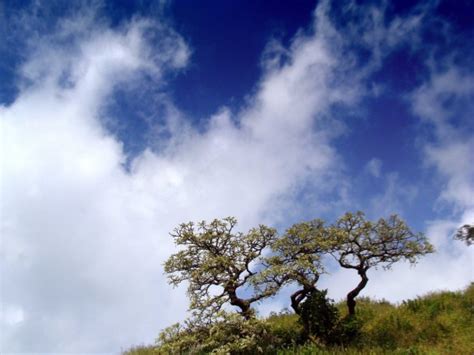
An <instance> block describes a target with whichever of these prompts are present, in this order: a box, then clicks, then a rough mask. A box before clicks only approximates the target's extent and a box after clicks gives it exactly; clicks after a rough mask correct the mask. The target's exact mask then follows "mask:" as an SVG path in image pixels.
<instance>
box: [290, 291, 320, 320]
mask: <svg viewBox="0 0 474 355" xmlns="http://www.w3.org/2000/svg"><path fill="white" fill-rule="evenodd" d="M315 290H316V287H314V286H304V287H303V288H302V289H300V290H298V291H296V292H295V293H293V294H292V295H291V296H290V298H291V308H293V310H294V311H295V313H296V314H298V315H301V307H300V304H301V302H303V300H304V299H305V298H306V297H307V296H308V294H310V293H311V292H313V291H315Z"/></svg>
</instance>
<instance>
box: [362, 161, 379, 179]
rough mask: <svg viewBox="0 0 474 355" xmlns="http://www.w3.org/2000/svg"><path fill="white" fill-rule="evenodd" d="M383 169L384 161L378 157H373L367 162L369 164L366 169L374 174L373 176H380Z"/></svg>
mask: <svg viewBox="0 0 474 355" xmlns="http://www.w3.org/2000/svg"><path fill="white" fill-rule="evenodd" d="M381 169H382V161H381V160H380V159H377V158H372V159H370V160H369V161H368V162H367V165H366V166H365V170H366V171H367V172H368V173H369V174H370V175H372V176H373V177H376V178H378V177H380V173H381Z"/></svg>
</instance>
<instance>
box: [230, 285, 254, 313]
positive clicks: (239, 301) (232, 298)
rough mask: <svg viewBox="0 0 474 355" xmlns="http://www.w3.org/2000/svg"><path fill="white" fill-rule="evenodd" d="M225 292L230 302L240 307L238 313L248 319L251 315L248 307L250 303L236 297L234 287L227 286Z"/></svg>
mask: <svg viewBox="0 0 474 355" xmlns="http://www.w3.org/2000/svg"><path fill="white" fill-rule="evenodd" d="M226 291H227V293H228V294H229V299H230V304H231V305H233V306H236V307H239V308H240V312H239V313H240V314H241V315H242V316H243V317H244V318H245V319H246V320H249V319H250V318H252V317H253V312H252V309H251V308H250V303H249V302H247V301H245V300H243V299H241V298H239V297H237V292H236V291H235V289H234V288H231V287H229V288H227V289H226Z"/></svg>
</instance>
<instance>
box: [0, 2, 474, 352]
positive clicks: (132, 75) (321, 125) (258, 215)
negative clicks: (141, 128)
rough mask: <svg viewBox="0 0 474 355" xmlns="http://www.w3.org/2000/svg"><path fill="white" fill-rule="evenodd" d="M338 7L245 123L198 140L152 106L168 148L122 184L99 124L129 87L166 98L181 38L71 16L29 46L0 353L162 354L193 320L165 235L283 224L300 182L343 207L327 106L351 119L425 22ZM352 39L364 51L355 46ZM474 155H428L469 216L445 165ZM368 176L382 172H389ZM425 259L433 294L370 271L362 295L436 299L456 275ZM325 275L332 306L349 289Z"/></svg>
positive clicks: (235, 119)
mask: <svg viewBox="0 0 474 355" xmlns="http://www.w3.org/2000/svg"><path fill="white" fill-rule="evenodd" d="M348 9H349V10H350V11H355V10H354V8H350V7H349V8H348ZM329 10H330V9H329V4H328V3H327V2H323V3H322V4H321V5H320V6H319V7H318V9H317V10H316V12H315V14H314V22H313V23H312V25H311V29H310V31H308V33H306V34H303V33H299V34H297V35H296V36H295V38H294V39H293V41H292V43H291V46H290V47H289V48H283V47H282V46H279V45H275V46H274V47H272V48H271V50H269V51H267V52H266V53H265V57H264V59H263V64H262V67H263V69H264V70H263V74H262V78H261V79H260V81H259V82H258V83H257V85H256V88H255V91H254V93H253V94H252V95H250V96H249V97H248V99H247V102H246V104H245V105H244V106H243V107H241V108H240V110H239V111H237V112H232V111H230V110H229V109H228V108H226V107H223V108H222V109H220V110H219V111H218V112H216V114H215V115H213V116H212V117H210V118H208V119H207V121H206V126H205V127H199V129H197V128H194V126H193V125H192V124H191V123H190V121H191V119H190V118H187V117H183V115H182V114H181V113H180V112H179V108H176V107H174V106H173V104H172V98H171V97H169V96H168V95H166V93H163V94H162V95H160V96H159V97H157V98H156V101H159V102H157V105H158V104H162V105H165V106H166V107H167V110H165V111H164V112H163V117H161V118H160V123H159V126H157V127H155V129H156V130H157V131H158V132H161V131H166V132H168V133H169V134H168V137H167V138H163V137H162V136H161V135H159V134H158V138H156V137H155V139H159V141H149V142H147V144H148V146H149V148H148V149H146V150H145V151H143V152H142V153H141V154H139V155H138V156H135V157H134V158H133V159H132V161H131V162H130V164H129V169H126V168H125V167H124V165H125V163H126V161H127V158H128V156H127V153H126V152H125V151H124V148H123V143H122V142H121V141H120V140H119V139H118V138H117V136H116V135H114V134H113V133H112V132H111V131H109V130H108V129H107V128H106V125H105V124H104V122H107V121H110V120H111V121H113V120H114V117H113V116H111V114H110V112H108V111H107V104H108V102H109V100H110V98H111V97H113V94H114V90H115V89H116V88H117V87H119V86H121V85H127V86H129V87H131V88H132V89H133V90H135V92H137V93H138V92H140V91H143V90H146V87H145V85H144V82H145V81H144V78H145V77H147V78H150V77H151V78H152V81H153V85H156V86H160V85H164V83H165V77H166V73H170V72H171V73H172V72H174V71H176V70H180V69H181V68H183V67H185V66H186V65H187V63H188V62H189V61H190V60H191V61H192V58H190V53H191V50H190V49H189V48H188V46H187V45H186V44H185V42H184V40H183V39H182V38H181V37H180V36H179V34H177V33H176V32H174V31H173V30H172V29H170V28H169V27H166V26H165V25H163V24H161V23H157V22H153V21H151V20H147V19H132V20H131V21H130V22H129V23H127V24H124V25H122V26H119V27H116V28H111V27H109V26H107V25H106V24H104V23H101V22H100V21H97V18H96V17H94V16H92V15H91V14H90V13H86V14H83V13H79V14H77V15H76V16H75V17H74V18H72V19H71V18H69V19H66V20H64V21H62V22H61V23H60V24H59V26H58V29H57V30H56V31H55V32H54V33H53V34H51V35H46V36H43V37H41V36H40V37H39V38H38V39H37V41H36V42H35V43H33V44H30V46H31V47H30V50H29V52H28V53H29V55H28V56H27V58H26V60H25V62H24V63H23V65H22V66H21V68H20V75H21V82H20V83H19V86H20V91H19V94H18V96H17V97H16V99H15V100H14V102H12V103H11V104H9V105H7V106H0V124H1V126H0V130H1V135H2V145H1V170H2V176H1V178H2V180H1V199H0V200H1V201H0V203H1V213H2V216H1V223H2V225H1V235H2V245H1V249H0V266H1V277H2V283H1V289H0V292H1V299H0V301H1V313H0V329H1V335H0V337H1V338H0V340H1V344H0V346H1V348H0V350H1V351H2V352H6V353H8V352H72V351H74V352H116V351H118V350H119V349H120V347H123V348H126V347H129V346H130V345H131V344H134V343H141V342H152V341H153V339H154V338H155V337H156V335H157V331H158V330H159V329H161V328H163V327H165V326H167V325H169V324H171V323H173V322H175V321H178V320H181V319H182V318H183V317H184V316H185V309H186V304H187V301H186V299H185V295H184V291H183V289H175V290H173V289H171V287H170V286H168V285H167V283H166V280H165V277H164V276H163V275H162V272H163V270H162V263H163V262H164V260H165V259H166V258H167V257H168V256H169V255H170V253H171V252H172V251H173V250H174V246H173V244H172V240H171V239H170V237H169V236H168V233H169V232H170V231H171V230H172V229H173V228H174V227H175V226H177V225H178V224H179V223H181V222H185V221H188V220H201V219H211V218H215V217H225V216H228V215H234V216H236V217H237V218H238V219H239V221H240V225H239V226H240V227H241V228H242V229H243V230H245V229H247V228H249V227H251V226H253V225H256V224H258V223H268V224H271V225H277V224H285V223H289V220H290V218H289V217H288V215H289V214H291V213H294V212H292V211H295V210H298V207H299V204H300V203H301V201H299V200H298V198H299V196H298V194H299V193H301V191H302V189H303V188H304V187H307V186H308V185H310V186H311V196H312V198H313V201H312V205H313V206H318V202H320V204H319V205H320V206H319V207H317V208H315V209H314V210H313V211H312V213H314V214H315V215H317V214H318V212H319V211H320V210H324V209H325V208H327V207H326V206H325V205H327V204H330V202H328V203H327V202H326V201H323V200H322V197H321V196H327V194H328V193H334V195H335V196H336V198H335V199H336V200H337V199H339V197H338V196H339V195H340V194H343V191H341V189H342V187H344V186H346V185H347V180H346V179H344V178H342V169H343V165H344V163H343V157H341V156H340V154H339V153H338V152H336V150H335V148H334V145H333V139H334V138H335V137H337V136H338V134H340V133H341V128H340V127H341V125H343V123H342V122H340V121H338V119H337V118H336V117H334V115H333V114H332V111H331V109H332V107H333V106H334V105H336V104H337V105H342V106H344V105H355V104H356V103H358V101H359V99H360V98H361V97H362V96H363V95H365V94H367V93H368V90H367V87H369V86H370V85H369V84H368V83H366V82H365V79H366V78H367V77H368V76H369V75H370V73H372V72H373V71H375V70H377V68H378V67H379V65H380V61H381V60H382V59H383V57H384V56H385V55H386V54H387V53H388V52H389V51H390V49H391V48H395V47H397V46H398V45H400V43H402V42H405V41H406V36H405V34H406V32H404V31H405V30H406V29H407V28H408V29H410V30H414V28H415V27H416V26H417V24H419V20H417V18H418V17H416V16H415V17H413V16H412V17H410V16H408V17H407V18H406V19H398V18H397V19H395V20H394V21H393V22H388V23H386V22H385V21H381V20H380V18H379V17H380V16H381V15H380V13H379V12H377V11H375V10H374V11H372V12H367V14H369V15H370V16H369V15H367V16H369V17H367V18H365V20H364V21H363V26H362V27H361V29H359V28H358V29H357V31H355V29H354V28H353V27H352V28H350V29H337V28H336V27H335V25H334V24H333V23H332V22H331V21H330V20H329V17H328V11H329ZM377 19H378V20H377ZM405 24H406V25H407V26H405ZM349 27H350V26H349ZM360 31H362V32H363V33H364V36H362V37H358V36H349V37H347V34H348V33H349V32H352V33H359V32H360ZM378 31H381V32H380V33H379V34H377V33H378ZM357 38H359V39H357ZM383 38H389V39H390V40H389V41H388V44H383V41H382V39H383ZM353 41H358V43H359V44H360V45H365V46H367V47H368V48H370V50H371V51H372V53H373V57H372V59H371V60H370V61H369V62H368V63H365V64H364V65H363V67H361V66H360V63H359V62H358V61H357V60H356V56H354V55H351V52H349V51H348V48H349V47H350V45H352V44H353ZM356 69H361V70H356ZM436 82H437V81H436V79H433V80H432V81H431V82H429V83H427V84H426V85H425V86H423V87H421V88H420V91H419V94H417V95H418V96H416V95H415V97H418V98H416V99H415V107H417V106H416V102H417V100H419V102H421V104H420V105H419V106H420V107H421V109H420V110H423V108H424V107H425V106H426V103H423V100H429V98H430V97H436V95H437V94H436V92H435V93H433V91H436V90H434V89H433V88H434V87H435V86H436V84H434V83H436ZM146 83H147V84H148V83H149V81H147V82H146ZM430 83H431V84H430ZM133 90H132V92H133ZM430 95H431V96H430ZM440 110H441V109H440ZM420 116H423V117H425V116H430V117H431V113H429V114H427V115H425V114H424V113H423V112H421V113H420ZM440 120H441V119H440ZM437 122H438V121H437ZM443 122H444V121H443ZM437 124H438V123H437ZM443 124H445V123H443ZM446 124H447V123H446ZM440 139H441V138H440ZM441 140H442V141H443V142H445V141H448V139H447V138H446V140H445V138H442V139H441ZM469 142H470V143H462V144H463V145H462V147H458V148H456V147H454V148H449V149H448V148H446V147H445V146H443V148H442V149H443V150H442V151H441V152H436V154H434V153H433V154H432V156H433V158H430V159H431V161H432V162H433V164H435V165H436V167H437V168H438V169H439V170H440V173H441V174H445V175H446V176H447V181H448V189H447V190H446V193H445V194H444V195H443V196H446V198H450V199H453V200H456V201H462V198H463V196H465V195H464V193H465V191H466V190H465V189H466V188H469V184H468V182H469V179H470V178H471V176H472V175H471V174H472V170H468V172H467V173H466V172H465V171H464V170H463V169H460V170H459V171H458V173H459V174H460V175H458V173H456V174H454V173H452V172H451V168H452V166H451V165H450V164H451V163H445V162H449V161H450V160H449V155H450V154H459V151H461V152H465V151H467V150H468V148H469V147H470V146H469V144H471V145H472V140H471V141H469ZM464 144H468V146H464ZM445 148H446V149H445ZM430 149H435V148H430ZM436 149H441V148H439V147H438V148H436ZM451 149H454V150H455V153H452V150H451ZM427 152H428V153H427V156H430V153H429V149H428V148H427ZM443 156H445V158H443ZM375 165H377V164H376V163H375ZM369 171H372V173H373V174H374V175H375V176H376V175H379V174H380V167H379V168H377V166H374V167H372V168H370V167H369ZM388 180H389V189H388V192H387V194H392V195H393V194H394V193H395V192H394V189H395V185H396V184H395V183H396V178H388ZM390 181H392V183H390ZM471 181H472V180H471ZM450 183H451V185H452V186H453V187H452V188H449V186H450ZM390 184H392V185H390ZM460 185H461V186H464V187H461V188H462V190H463V191H458V190H457V189H458V187H459V186H460ZM390 186H391V187H390ZM466 186H467V187H466ZM470 193H472V190H470ZM387 196H388V197H386V199H387V200H392V198H391V197H390V196H389V195H387ZM384 198H385V197H384ZM471 201H472V200H471ZM344 203H345V202H344ZM459 203H460V204H461V206H465V203H466V202H459ZM463 203H464V205H463ZM318 209H319V210H318ZM290 222H294V221H293V220H291V221H290ZM450 223H451V224H450ZM451 226H452V222H446V223H445V224H439V223H438V224H436V225H435V226H433V227H432V229H433V230H429V235H433V238H434V240H437V239H436V238H438V239H439V240H440V241H443V240H445V239H444V238H445V237H443V236H445V234H443V233H445V231H446V230H448V229H449V227H451ZM430 228H431V227H430ZM440 243H442V242H440ZM440 245H441V244H440ZM463 248H464V246H463ZM442 255H443V258H444V257H446V258H445V259H442V260H443V261H444V262H449V265H450V267H452V268H453V270H456V271H459V273H458V274H457V275H458V277H459V279H456V280H453V279H452V278H450V282H449V283H445V284H444V286H446V287H459V286H463V284H462V282H465V280H466V279H467V278H468V276H467V277H466V271H465V270H461V269H462V265H463V264H462V263H464V262H466V260H467V259H468V257H469V254H467V253H466V252H465V251H464V249H462V250H461V249H460V248H459V249H458V247H455V248H454V250H451V251H449V255H448V254H442ZM448 256H449V258H448ZM453 259H455V260H457V261H456V262H452V260H453ZM430 260H432V261H429V262H427V263H425V264H422V265H420V269H419V272H420V273H421V274H423V275H428V274H431V273H432V272H433V270H437V272H438V273H437V274H435V276H433V279H430V278H427V279H426V280H425V281H426V282H425V283H424V284H423V287H420V285H419V284H414V283H413V282H415V278H414V276H413V273H411V272H410V271H407V269H404V268H400V269H398V271H397V270H396V271H394V272H398V274H396V275H397V276H394V277H395V278H397V279H398V277H400V278H401V279H404V280H408V281H407V282H408V283H409V284H410V285H409V286H407V287H406V292H400V290H398V291H396V290H395V291H394V289H395V288H396V287H398V286H397V285H395V284H393V285H390V286H386V283H384V279H383V277H385V276H382V274H377V275H381V276H376V277H375V278H374V281H376V280H377V279H378V278H379V279H378V281H379V282H373V283H371V284H374V285H377V286H374V288H371V289H369V290H368V293H371V292H372V293H376V294H377V295H378V296H382V297H387V298H391V299H399V298H400V297H405V296H406V295H412V294H413V293H414V292H420V290H421V291H424V290H425V289H426V287H428V285H429V286H430V287H429V289H432V287H431V285H432V284H433V283H437V284H439V283H440V282H439V281H440V279H443V278H444V279H446V278H448V276H449V275H447V271H446V270H449V268H446V267H444V266H443V269H444V270H445V272H444V273H443V272H441V273H439V268H440V265H439V264H438V263H439V261H440V260H441V259H436V257H433V258H432V259H430ZM423 265H424V266H423ZM417 270H418V269H417ZM384 275H385V274H384ZM419 275H420V274H418V276H417V280H418V278H419ZM333 277H334V278H332V279H331V289H332V290H334V291H332V292H333V297H337V298H338V297H340V296H342V295H343V294H344V293H345V292H346V290H345V289H343V288H344V287H346V286H345V285H347V284H348V282H350V281H348V279H347V277H351V280H353V275H349V276H348V275H347V274H343V273H336V274H334V275H333ZM430 282H432V283H430ZM381 285H385V286H383V287H384V290H385V291H386V292H385V293H384V292H383V291H382V293H380V291H381V290H380V288H381ZM333 286H334V287H333ZM425 286H426V287H425ZM375 291H377V292H375ZM392 291H393V292H392ZM278 302H279V301H278ZM270 308H271V306H269V307H268V309H270Z"/></svg>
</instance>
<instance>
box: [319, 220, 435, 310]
mask: <svg viewBox="0 0 474 355" xmlns="http://www.w3.org/2000/svg"><path fill="white" fill-rule="evenodd" d="M328 236H329V238H330V240H331V243H332V246H331V254H332V255H333V256H334V257H335V259H336V260H337V261H338V262H339V265H340V266H341V267H343V268H346V269H353V270H356V271H357V273H358V274H359V276H360V281H359V284H358V285H357V286H356V287H355V288H354V289H352V290H351V291H350V292H349V293H348V294H347V307H348V312H349V315H350V316H353V315H354V314H355V306H356V301H355V298H356V297H357V296H358V295H359V293H360V292H361V291H362V290H363V289H364V287H365V286H366V285H367V283H368V281H369V279H368V277H367V271H368V270H369V269H370V268H377V267H379V266H382V267H383V268H385V269H388V268H390V267H391V265H392V264H394V263H396V262H398V261H400V260H407V261H409V262H410V263H415V262H416V261H417V260H418V258H420V257H421V256H423V255H425V254H428V253H432V252H434V248H433V246H432V245H431V244H430V243H429V242H428V240H427V238H426V237H425V236H424V235H423V234H422V233H414V232H412V231H411V229H410V228H409V227H408V226H407V225H406V223H405V222H404V221H403V220H402V219H400V218H399V217H398V216H397V215H393V216H390V217H389V218H388V219H383V218H380V219H379V220H378V221H377V222H371V221H368V220H366V219H365V215H364V213H362V212H360V211H359V212H357V213H355V214H353V213H346V214H345V215H344V216H342V217H341V218H340V219H339V220H338V221H337V222H336V223H335V224H334V225H333V226H332V227H331V228H329V233H328Z"/></svg>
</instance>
